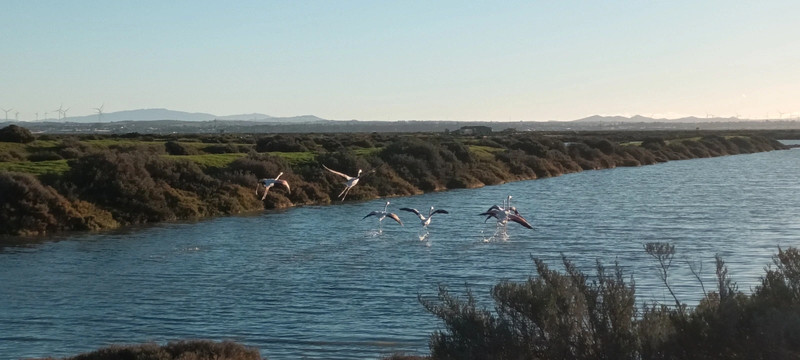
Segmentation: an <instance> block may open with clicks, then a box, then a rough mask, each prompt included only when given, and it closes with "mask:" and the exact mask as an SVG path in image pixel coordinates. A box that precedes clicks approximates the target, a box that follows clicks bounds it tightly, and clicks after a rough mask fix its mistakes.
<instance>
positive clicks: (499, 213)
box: [479, 195, 533, 229]
mask: <svg viewBox="0 0 800 360" xmlns="http://www.w3.org/2000/svg"><path fill="white" fill-rule="evenodd" d="M479 215H483V216H486V220H489V219H490V218H495V219H497V224H498V225H503V226H505V225H506V224H508V222H509V221H513V222H515V223H517V224H520V225H522V226H524V227H526V228H528V229H533V226H531V224H530V223H529V222H528V220H525V218H524V217H522V215H520V213H519V211H517V208H516V207H514V206H511V195H509V196H508V199H507V200H506V202H504V203H503V206H497V205H492V207H490V208H489V210H486V212H484V213H481V214H479ZM484 222H486V221H484Z"/></svg>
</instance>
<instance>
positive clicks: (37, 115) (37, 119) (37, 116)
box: [36, 112, 39, 121]
mask: <svg viewBox="0 0 800 360" xmlns="http://www.w3.org/2000/svg"><path fill="white" fill-rule="evenodd" d="M36 121H39V113H38V112H37V113H36Z"/></svg>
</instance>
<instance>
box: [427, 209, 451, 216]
mask: <svg viewBox="0 0 800 360" xmlns="http://www.w3.org/2000/svg"><path fill="white" fill-rule="evenodd" d="M433 214H449V212H447V210H442V209H439V210H436V211H434V212H432V213H431V216H433Z"/></svg>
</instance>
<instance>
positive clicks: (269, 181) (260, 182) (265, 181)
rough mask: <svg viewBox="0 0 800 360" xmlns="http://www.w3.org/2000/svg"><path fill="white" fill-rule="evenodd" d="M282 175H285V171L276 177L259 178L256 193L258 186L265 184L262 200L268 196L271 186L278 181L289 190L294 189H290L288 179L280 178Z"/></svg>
mask: <svg viewBox="0 0 800 360" xmlns="http://www.w3.org/2000/svg"><path fill="white" fill-rule="evenodd" d="M281 175H283V172H281V173H280V174H278V176H276V177H275V178H274V179H261V180H258V184H256V195H258V188H259V187H261V186H264V196H262V197H261V200H262V201H263V200H264V199H266V198H267V193H268V192H269V188H271V187H273V186H275V184H276V183H277V184H281V185H283V186H285V187H286V190H287V191H292V190H291V189H289V182H288V181H286V180H280V179H279V178H280V177H281Z"/></svg>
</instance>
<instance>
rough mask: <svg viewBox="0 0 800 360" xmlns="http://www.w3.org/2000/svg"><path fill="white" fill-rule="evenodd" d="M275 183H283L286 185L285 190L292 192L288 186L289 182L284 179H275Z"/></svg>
mask: <svg viewBox="0 0 800 360" xmlns="http://www.w3.org/2000/svg"><path fill="white" fill-rule="evenodd" d="M275 182H276V183H278V184H281V185H283V186H284V187H286V191H288V192H292V189H290V188H289V182H288V181H286V180H275Z"/></svg>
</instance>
